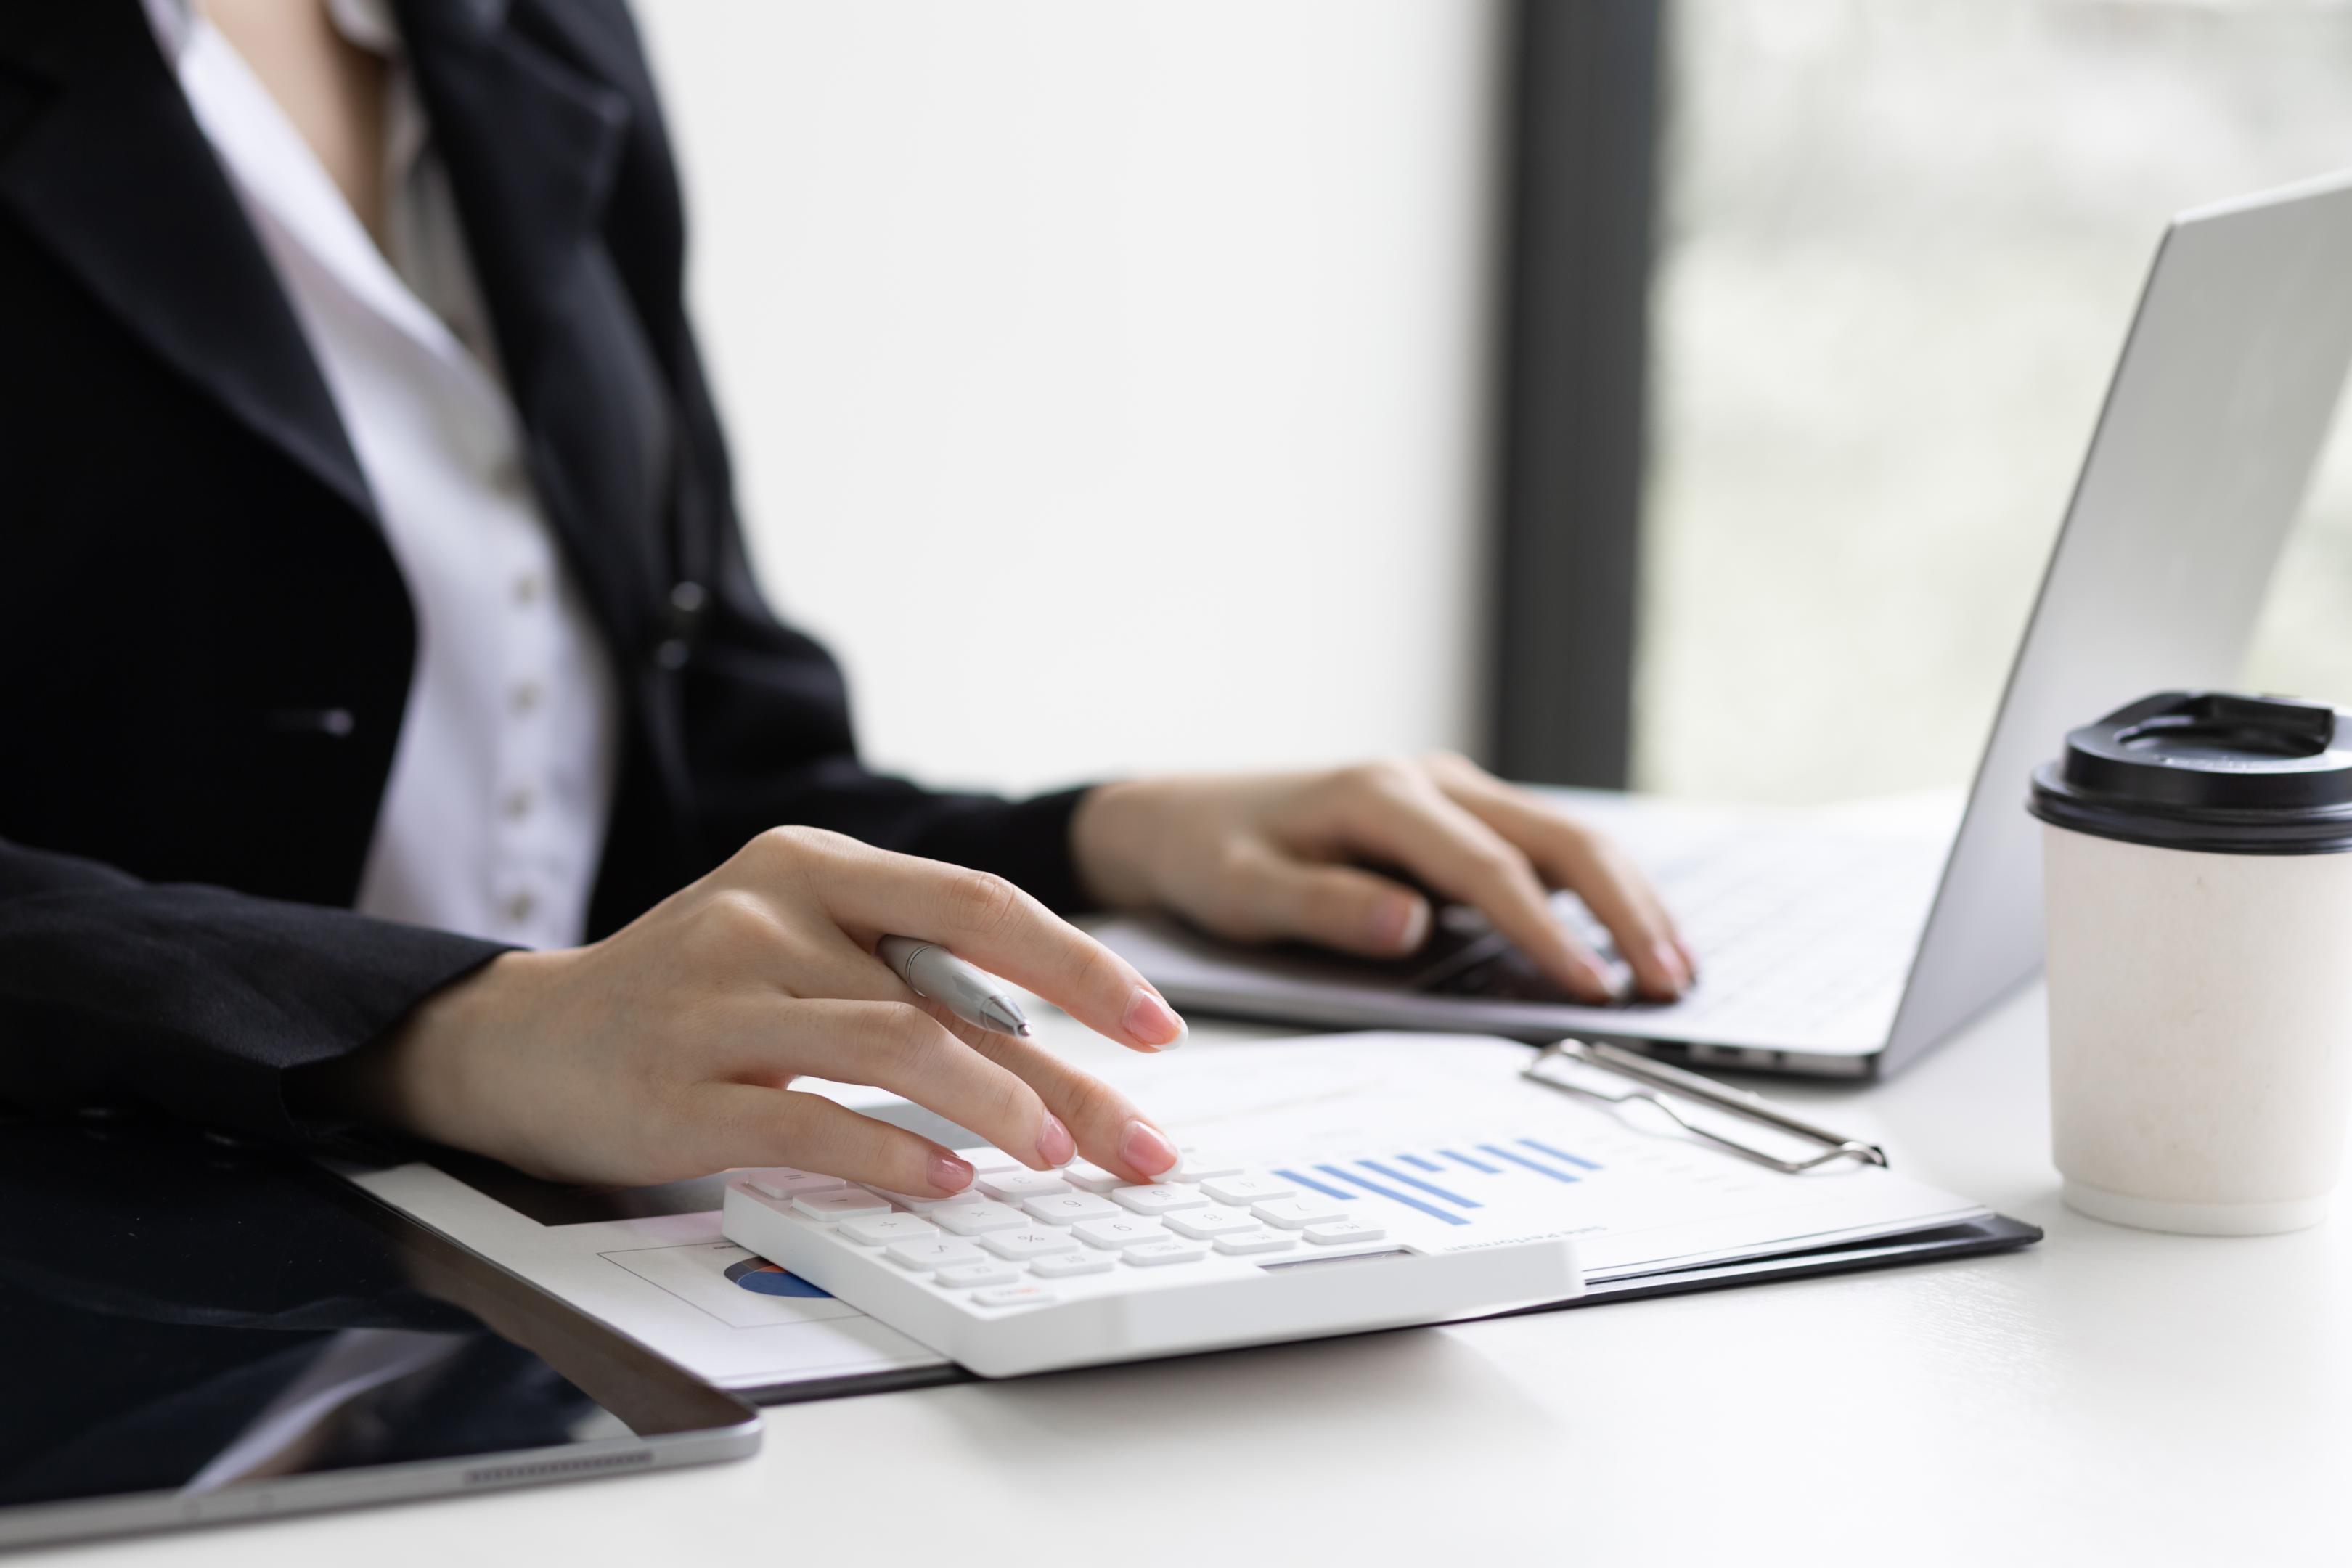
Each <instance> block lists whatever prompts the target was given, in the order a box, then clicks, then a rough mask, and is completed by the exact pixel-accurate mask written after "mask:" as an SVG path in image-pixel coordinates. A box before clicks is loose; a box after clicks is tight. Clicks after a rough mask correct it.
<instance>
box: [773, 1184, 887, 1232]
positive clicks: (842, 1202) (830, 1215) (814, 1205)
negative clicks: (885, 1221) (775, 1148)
mask: <svg viewBox="0 0 2352 1568" xmlns="http://www.w3.org/2000/svg"><path fill="white" fill-rule="evenodd" d="M793 1207H794V1208H796V1209H798V1210H800V1211H801V1213H803V1214H804V1215H808V1216H809V1218H811V1219H821V1220H824V1221H825V1222H826V1223H827V1224H831V1223H832V1222H834V1221H835V1220H844V1219H853V1218H855V1217H856V1216H857V1215H885V1214H888V1213H889V1212H890V1200H889V1199H888V1198H877V1197H876V1196H875V1195H874V1194H872V1193H869V1192H867V1191H866V1190H865V1189H864V1188H863V1187H844V1188H842V1189H841V1190H840V1191H839V1192H833V1193H796V1194H793Z"/></svg>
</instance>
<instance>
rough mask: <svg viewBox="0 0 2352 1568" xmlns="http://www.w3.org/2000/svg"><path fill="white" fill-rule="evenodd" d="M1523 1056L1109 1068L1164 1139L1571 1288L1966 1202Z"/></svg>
mask: <svg viewBox="0 0 2352 1568" xmlns="http://www.w3.org/2000/svg"><path fill="white" fill-rule="evenodd" d="M1529 1059H1530V1054H1529V1052H1528V1048H1527V1047H1524V1046H1519V1045H1514V1044H1512V1043H1510V1042H1507V1041H1503V1040H1497V1039H1493V1038H1491V1037H1450V1036H1430V1035H1388V1034H1359V1035H1344V1036H1329V1037H1323V1038H1319V1039H1305V1040H1293V1041H1286V1042H1283V1043H1280V1044H1276V1045H1265V1046H1255V1047H1248V1048H1247V1049H1244V1050H1231V1051H1220V1052H1217V1053H1215V1054H1213V1055H1212V1054H1210V1053H1206V1052H1203V1053H1202V1054H1201V1055H1199V1056H1196V1057H1192V1058H1157V1059H1146V1060H1143V1061H1139V1062H1137V1063H1135V1064H1133V1065H1128V1064H1118V1065H1117V1066H1114V1067H1112V1068H1109V1069H1108V1071H1107V1072H1106V1075H1105V1076H1107V1077H1110V1078H1112V1079H1114V1081H1116V1082H1117V1083H1118V1086H1119V1087H1120V1088H1121V1089H1125V1090H1126V1091H1127V1092H1128V1093H1129V1094H1130V1095H1132V1096H1134V1098H1135V1099H1136V1100H1137V1102H1138V1103H1139V1104H1144V1105H1149V1106H1150V1107H1151V1108H1152V1110H1153V1111H1154V1112H1155V1113H1156V1114H1157V1115H1158V1117H1159V1119H1160V1121H1161V1124H1162V1125H1164V1126H1167V1127H1169V1128H1170V1129H1171V1130H1172V1131H1175V1132H1176V1133H1177V1134H1178V1137H1179V1139H1180V1141H1181V1142H1198V1143H1199V1144H1201V1145H1202V1146H1212V1145H1213V1146H1214V1147H1215V1148H1217V1149H1219V1150H1223V1151H1226V1152H1230V1153H1233V1154H1234V1155H1237V1156H1240V1157H1242V1158H1244V1159H1245V1160H1247V1161H1249V1162H1250V1163H1252V1164H1254V1165H1256V1166H1258V1167H1260V1168H1262V1169H1265V1170H1266V1171H1269V1172H1271V1173H1273V1174H1275V1175H1276V1176H1277V1177H1278V1178H1279V1179H1280V1180H1282V1181H1284V1182H1286V1183H1289V1184H1293V1185H1295V1186H1297V1188H1299V1189H1300V1190H1301V1191H1303V1192H1309V1193H1313V1194H1317V1195H1318V1196H1319V1197H1322V1198H1327V1199H1329V1200H1331V1201H1333V1202H1335V1203H1344V1204H1345V1205H1348V1207H1349V1210H1350V1211H1351V1212H1353V1213H1355V1214H1356V1215H1359V1216H1360V1217H1362V1218H1365V1219H1368V1220H1369V1219H1373V1218H1374V1217H1375V1216H1376V1215H1379V1214H1381V1213H1382V1212H1383V1211H1385V1212H1387V1213H1391V1214H1395V1213H1398V1212H1399V1211H1400V1210H1409V1211H1412V1213H1414V1214H1416V1215H1420V1216H1422V1217H1423V1219H1424V1220H1434V1221H1436V1222H1437V1223H1438V1224H1440V1225H1442V1226H1445V1227H1447V1228H1448V1229H1449V1230H1453V1231H1458V1232H1459V1233H1461V1234H1462V1237H1463V1239H1464V1240H1465V1241H1472V1240H1475V1236H1476V1233H1478V1232H1480V1231H1482V1230H1486V1229H1489V1228H1500V1227H1508V1228H1511V1229H1514V1230H1517V1229H1524V1228H1526V1227H1527V1226H1528V1225H1529V1224H1530V1223H1531V1222H1536V1221H1540V1222H1542V1223H1543V1224H1545V1225H1547V1226H1550V1227H1552V1228H1554V1229H1557V1230H1559V1231H1561V1232H1565V1233H1567V1234H1570V1235H1573V1236H1574V1237H1576V1238H1577V1244H1578V1248H1579V1251H1580V1255H1581V1257H1582V1259H1583V1265H1584V1268H1585V1272H1586V1275H1587V1277H1588V1279H1593V1280H1603V1279H1612V1278H1623V1277H1627V1276H1631V1275H1638V1274H1642V1273H1647V1272H1656V1271H1663V1270H1665V1269H1669V1268H1692V1267H1696V1266H1700V1265H1704V1264H1706V1263H1707V1262H1709V1261H1712V1260H1716V1259H1728V1258H1757V1257H1763V1256H1769V1255H1771V1254H1772V1253H1773V1252H1775V1251H1780V1252H1790V1251H1798V1250H1804V1249H1810V1248H1813V1247H1823V1246H1829V1245H1832V1244H1836V1243H1841V1242H1846V1241H1859V1240H1863V1239H1866V1238H1868V1237H1872V1236H1875V1235H1893V1234H1896V1233H1899V1232H1906V1231H1912V1230H1916V1229H1917V1228H1919V1227H1920V1226H1923V1225H1926V1224H1931V1223H1937V1222H1939V1221H1941V1220H1943V1219H1944V1218H1945V1217H1947V1216H1949V1217H1951V1218H1953V1219H1955V1220H1957V1219H1959V1218H1962V1217H1965V1216H1969V1215H1981V1214H1982V1213H1983V1212H1984V1211H1983V1209H1982V1208H1981V1206H1980V1205H1976V1204H1973V1203H1970V1202H1969V1201H1968V1200H1966V1199H1964V1198H1960V1197H1957V1196H1954V1195H1953V1194H1949V1193H1945V1192H1941V1191H1939V1190H1937V1189H1936V1188H1933V1187H1929V1186H1927V1185H1925V1184H1921V1183H1917V1182H1914V1181H1911V1180H1909V1179H1907V1178H1906V1177H1902V1176H1898V1175H1896V1174H1895V1173H1892V1172H1889V1171H1887V1170H1885V1169H1881V1168H1877V1167H1867V1168H1858V1167H1852V1166H1835V1167H1828V1168H1824V1169H1822V1170H1820V1171H1817V1172H1813V1173H1808V1174H1806V1175H1803V1176H1788V1175H1783V1174H1781V1173H1778V1172H1775V1171H1771V1170H1768V1169H1766V1168H1764V1167H1762V1166H1759V1165H1757V1164H1754V1163H1749V1162H1748V1161H1744V1160H1741V1159H1739V1158H1738V1157H1736V1156H1734V1155H1730V1154H1727V1153H1725V1152H1721V1151H1718V1150H1715V1149H1711V1148H1708V1147H1706V1146H1705V1145H1703V1144H1701V1143H1698V1142H1695V1141H1693V1140H1692V1139H1690V1138H1689V1137H1687V1136H1686V1135H1682V1134H1680V1133H1678V1132H1674V1131H1666V1130H1653V1129H1651V1128H1649V1127H1646V1126H1644V1125H1642V1124H1641V1123H1639V1122H1638V1121H1632V1120H1628V1119H1622V1118H1621V1117H1620V1116H1619V1115H1618V1114H1617V1113H1616V1112H1614V1111H1613V1110H1611V1109H1610V1108H1607V1107H1605V1106H1601V1105H1598V1104H1596V1103H1592V1102H1588V1101H1585V1100H1579V1099H1576V1098H1573V1097H1570V1096H1568V1095H1563V1094H1561V1093H1559V1092H1558V1091H1557V1090H1555V1089H1548V1088H1545V1087H1543V1086H1541V1085H1538V1084H1533V1083H1529V1082H1528V1081H1526V1080H1525V1079H1521V1078H1520V1077H1519V1072H1520V1069H1521V1068H1524V1067H1525V1066H1526V1065H1527V1064H1528V1060H1529Z"/></svg>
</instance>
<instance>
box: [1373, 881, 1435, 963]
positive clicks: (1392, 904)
mask: <svg viewBox="0 0 2352 1568" xmlns="http://www.w3.org/2000/svg"><path fill="white" fill-rule="evenodd" d="M1371 931H1372V945H1373V946H1374V947H1379V948H1385V949H1387V950H1388V951H1389V952H1419V951H1420V950H1421V944H1422V943H1423V942H1427V941H1428V940H1429V900H1426V899H1416V898H1414V897H1413V896H1412V894H1411V893H1393V894H1391V895H1389V896H1387V897H1385V898H1383V899H1381V901H1380V902H1379V903H1378V904H1377V905H1375V906H1374V907H1373V910H1372V922H1371Z"/></svg>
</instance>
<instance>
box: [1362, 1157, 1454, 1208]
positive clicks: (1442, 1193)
mask: <svg viewBox="0 0 2352 1568" xmlns="http://www.w3.org/2000/svg"><path fill="white" fill-rule="evenodd" d="M1356 1163H1357V1164H1359V1165H1361V1166H1362V1167H1363V1168H1364V1169H1365V1170H1367V1171H1370V1172H1371V1173H1373V1174H1374V1175H1378V1176H1386V1177H1387V1178H1388V1179H1389V1180H1390V1181H1391V1182H1402V1183H1403V1184H1405V1185H1406V1186H1408V1187H1419V1188H1420V1189H1421V1190H1422V1191H1423V1192H1424V1193H1427V1194H1429V1195H1430V1196H1431V1197H1433V1198H1444V1200H1445V1201H1446V1202H1447V1203H1449V1204H1460V1205H1462V1206H1463V1207H1464V1208H1465V1209H1475V1208H1484V1207H1486V1205H1484V1204H1480V1203H1475V1202H1473V1201H1472V1200H1470V1199H1468V1198H1465V1197H1463V1196H1461V1195H1459V1194H1454V1193H1449V1192H1447V1191H1446V1190H1445V1189H1444V1187H1441V1186H1438V1185H1436V1184H1433V1183H1430V1182H1424V1181H1423V1180H1422V1179H1421V1178H1420V1177H1419V1176H1408V1175H1406V1174H1405V1173H1403V1172H1402V1171H1391V1170H1390V1169H1389V1168H1388V1167H1387V1166H1386V1165H1383V1164H1381V1163H1380V1162H1379V1161H1378V1160H1359V1161H1357V1162H1356Z"/></svg>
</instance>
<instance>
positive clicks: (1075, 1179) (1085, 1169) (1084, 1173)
mask: <svg viewBox="0 0 2352 1568" xmlns="http://www.w3.org/2000/svg"><path fill="white" fill-rule="evenodd" d="M1062 1180H1064V1181H1066V1182H1067V1183H1069V1184H1070V1185H1072V1186H1074V1187H1076V1188H1077V1189H1078V1190H1079V1191H1080V1192H1082V1193H1107V1192H1108V1191H1110V1190H1111V1189H1112V1188H1113V1187H1123V1186H1125V1185H1127V1178H1126V1177H1125V1176H1114V1175H1112V1174H1111V1173H1109V1172H1108V1171H1106V1170H1104V1169H1103V1168H1102V1167H1101V1166H1100V1165H1089V1164H1087V1163H1086V1162H1085V1161H1084V1160H1080V1161H1078V1162H1077V1163H1075V1164H1070V1165H1065V1166H1063V1167H1062Z"/></svg>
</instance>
